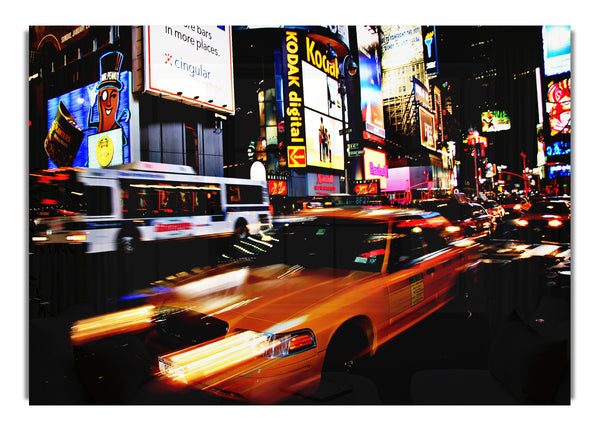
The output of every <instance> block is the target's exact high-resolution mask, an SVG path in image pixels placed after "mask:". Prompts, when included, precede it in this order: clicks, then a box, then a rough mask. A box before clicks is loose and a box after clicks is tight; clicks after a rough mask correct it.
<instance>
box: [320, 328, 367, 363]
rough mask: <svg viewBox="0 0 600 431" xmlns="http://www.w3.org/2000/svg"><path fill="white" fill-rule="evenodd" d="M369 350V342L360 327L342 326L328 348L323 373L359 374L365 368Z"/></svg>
mask: <svg viewBox="0 0 600 431" xmlns="http://www.w3.org/2000/svg"><path fill="white" fill-rule="evenodd" d="M368 350H369V341H368V339H367V336H366V334H365V333H364V331H363V330H362V329H361V328H360V327H358V326H354V325H346V326H342V327H341V328H339V329H338V330H337V331H336V333H335V334H334V335H333V337H332V338H331V341H330V342H329V345H328V346H327V353H326V354H325V361H324V363H323V372H345V373H356V372H359V371H360V370H361V368H363V367H364V366H365V363H366V360H367V356H368V355H367V353H368Z"/></svg>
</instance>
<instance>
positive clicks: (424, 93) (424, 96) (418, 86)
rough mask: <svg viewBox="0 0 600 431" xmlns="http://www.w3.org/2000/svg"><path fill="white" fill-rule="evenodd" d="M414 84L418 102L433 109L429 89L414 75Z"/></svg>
mask: <svg viewBox="0 0 600 431" xmlns="http://www.w3.org/2000/svg"><path fill="white" fill-rule="evenodd" d="M413 86H414V90H415V100H416V101H417V103H419V104H421V105H423V106H425V107H427V108H428V109H431V102H430V101H429V90H428V89H427V87H426V86H425V84H423V83H422V82H421V81H419V80H418V79H417V78H416V77H414V76H413Z"/></svg>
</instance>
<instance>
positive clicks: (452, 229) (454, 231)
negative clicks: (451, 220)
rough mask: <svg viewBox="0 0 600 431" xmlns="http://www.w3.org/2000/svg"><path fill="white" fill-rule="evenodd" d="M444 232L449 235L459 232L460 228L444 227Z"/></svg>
mask: <svg viewBox="0 0 600 431" xmlns="http://www.w3.org/2000/svg"><path fill="white" fill-rule="evenodd" d="M445 230H446V232H449V233H456V232H460V227H459V226H446V229H445Z"/></svg>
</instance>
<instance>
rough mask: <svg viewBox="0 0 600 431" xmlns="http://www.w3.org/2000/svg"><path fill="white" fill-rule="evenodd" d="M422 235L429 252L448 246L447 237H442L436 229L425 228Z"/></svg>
mask: <svg viewBox="0 0 600 431" xmlns="http://www.w3.org/2000/svg"><path fill="white" fill-rule="evenodd" d="M422 235H423V239H424V240H425V248H426V250H427V253H433V252H434V251H438V250H441V249H443V248H446V247H448V242H447V240H446V238H444V237H442V236H441V235H440V234H439V232H438V231H437V230H436V229H432V228H423V230H422Z"/></svg>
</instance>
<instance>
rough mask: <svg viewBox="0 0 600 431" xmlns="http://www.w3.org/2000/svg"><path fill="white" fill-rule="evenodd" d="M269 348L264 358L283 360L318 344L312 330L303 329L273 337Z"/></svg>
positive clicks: (270, 339) (270, 338)
mask: <svg viewBox="0 0 600 431" xmlns="http://www.w3.org/2000/svg"><path fill="white" fill-rule="evenodd" d="M268 346H269V347H268V348H267V349H266V350H265V353H264V355H263V356H266V357H268V358H282V357H284V356H290V355H294V354H296V353H300V352H304V351H306V350H310V349H312V348H314V347H317V342H316V340H315V335H314V334H313V333H312V331H311V330H309V329H302V330H300V331H294V332H290V333H287V334H274V335H271V336H270V337H269V343H268Z"/></svg>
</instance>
